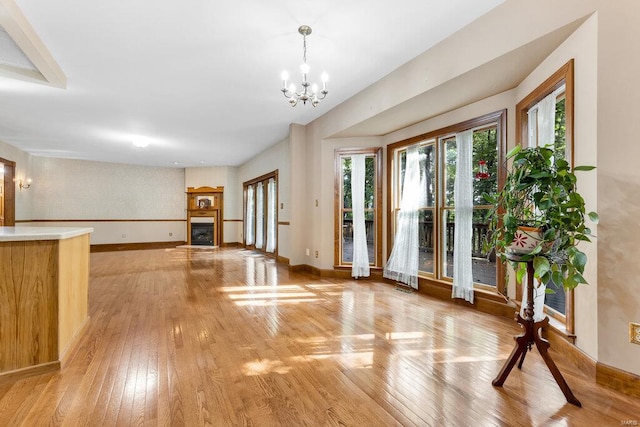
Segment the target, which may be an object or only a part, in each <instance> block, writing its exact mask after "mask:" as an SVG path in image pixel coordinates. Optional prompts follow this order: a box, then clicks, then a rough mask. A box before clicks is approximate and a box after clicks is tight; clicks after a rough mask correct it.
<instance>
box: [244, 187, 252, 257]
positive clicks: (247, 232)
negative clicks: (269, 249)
mask: <svg viewBox="0 0 640 427" xmlns="http://www.w3.org/2000/svg"><path fill="white" fill-rule="evenodd" d="M254 217H255V212H254V205H253V185H249V186H247V217H246V218H245V234H244V235H245V238H246V239H245V243H246V245H247V246H251V245H253V243H254V234H253V218H254Z"/></svg>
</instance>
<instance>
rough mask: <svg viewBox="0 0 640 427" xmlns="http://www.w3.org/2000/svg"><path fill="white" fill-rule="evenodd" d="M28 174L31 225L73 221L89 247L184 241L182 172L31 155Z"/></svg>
mask: <svg viewBox="0 0 640 427" xmlns="http://www.w3.org/2000/svg"><path fill="white" fill-rule="evenodd" d="M32 174H33V185H32V187H31V188H30V189H29V190H27V191H23V192H22V193H24V195H25V196H26V197H28V198H29V199H30V203H31V204H32V209H31V215H30V217H31V218H30V219H32V220H34V221H36V222H35V224H33V225H38V222H37V221H38V220H47V221H51V220H67V221H68V220H74V221H75V224H76V225H82V226H91V227H93V228H94V229H95V232H94V233H93V235H92V236H91V243H92V244H106V243H138V242H165V241H184V238H185V230H186V226H185V223H184V219H185V207H186V197H185V194H184V192H185V186H184V170H183V169H177V168H160V167H147V166H136V165H128V164H117V163H105V162H93V161H85V160H70V159H58V158H47V157H37V156H32ZM122 220H125V221H122ZM127 220H128V221H127ZM30 225H32V224H30ZM40 225H52V223H50V222H42V223H40ZM58 225H64V224H63V223H61V224H58ZM183 229H184V230H183ZM170 234H171V235H170Z"/></svg>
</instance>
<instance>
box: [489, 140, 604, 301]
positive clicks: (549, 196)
mask: <svg viewBox="0 0 640 427" xmlns="http://www.w3.org/2000/svg"><path fill="white" fill-rule="evenodd" d="M507 160H512V165H511V167H510V168H507V174H506V180H505V184H504V187H503V188H502V189H500V191H498V193H497V194H485V195H484V196H485V199H486V200H487V202H488V203H489V204H491V205H492V206H493V208H492V209H490V211H489V213H488V218H487V219H488V224H489V232H488V233H487V238H486V240H485V251H486V252H487V253H488V252H490V251H491V249H495V251H496V255H497V256H498V257H499V258H500V259H501V260H502V261H503V262H508V263H510V264H511V265H512V266H513V268H514V270H515V271H516V278H517V280H518V282H522V279H523V277H524V274H525V272H526V268H525V265H526V264H524V263H525V262H527V261H532V262H533V267H534V271H535V274H534V277H535V278H537V279H539V280H540V282H541V283H549V282H550V281H553V283H554V284H555V285H556V286H564V288H565V289H573V288H575V287H576V286H578V285H579V284H581V283H587V282H586V280H585V278H584V277H583V274H584V268H585V265H586V263H587V256H586V255H585V253H584V252H582V251H581V250H580V249H578V247H577V245H578V243H579V242H581V241H585V242H589V241H590V239H589V236H590V235H591V230H590V229H589V228H588V227H587V226H586V224H585V221H586V218H587V217H588V218H590V219H591V221H593V222H594V223H597V221H598V215H597V214H596V213H595V212H589V213H586V211H585V203H584V199H583V197H582V196H581V195H580V194H579V193H578V192H577V191H576V181H577V178H576V175H575V174H574V172H575V171H589V170H592V169H594V167H593V166H577V167H575V168H573V171H572V170H571V168H570V165H569V163H568V162H567V161H566V160H564V159H556V158H554V151H553V149H551V148H548V147H528V148H522V147H521V146H516V147H515V148H514V149H512V150H511V151H509V153H507Z"/></svg>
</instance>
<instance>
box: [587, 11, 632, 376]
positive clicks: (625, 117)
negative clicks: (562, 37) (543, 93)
mask: <svg viewBox="0 0 640 427" xmlns="http://www.w3.org/2000/svg"><path fill="white" fill-rule="evenodd" d="M600 3H601V4H602V6H601V7H600V9H599V11H598V68H597V76H598V88H597V90H598V103H597V109H598V111H597V113H598V116H597V140H598V143H597V144H598V169H597V172H598V209H599V213H600V216H601V221H600V224H599V226H598V302H597V304H598V311H597V313H595V312H594V313H592V315H593V316H597V318H598V338H599V340H598V360H599V361H601V362H603V363H605V364H607V365H610V366H615V367H618V368H620V369H623V370H626V371H629V372H633V373H636V374H640V363H638V361H640V346H638V345H634V344H630V343H629V332H628V331H629V322H630V321H634V322H640V292H639V290H638V289H639V286H638V278H639V277H640V263H639V262H636V261H635V255H636V254H637V253H638V250H637V247H638V246H637V242H638V241H639V240H640V229H639V228H638V226H637V224H638V217H639V216H640V202H638V197H637V194H639V192H640V168H638V159H640V144H639V143H638V135H639V134H640V120H639V117H640V105H639V104H638V99H640V88H639V87H638V76H640V55H638V22H640V4H638V2H637V1H634V0H617V1H602V2H600Z"/></svg>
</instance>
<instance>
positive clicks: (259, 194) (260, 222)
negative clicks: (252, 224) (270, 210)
mask: <svg viewBox="0 0 640 427" xmlns="http://www.w3.org/2000/svg"><path fill="white" fill-rule="evenodd" d="M263 246H264V185H263V184H262V182H259V183H258V185H257V186H256V248H257V249H262V247H263Z"/></svg>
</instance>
